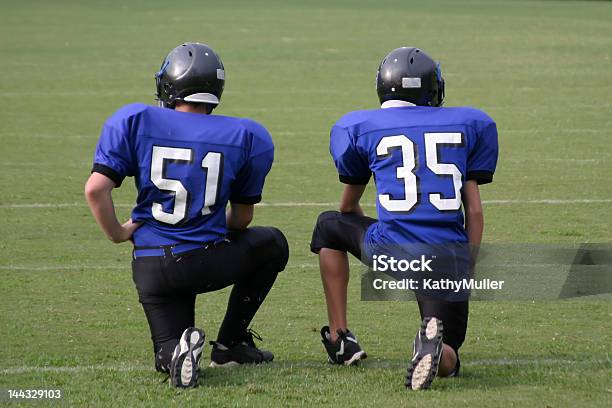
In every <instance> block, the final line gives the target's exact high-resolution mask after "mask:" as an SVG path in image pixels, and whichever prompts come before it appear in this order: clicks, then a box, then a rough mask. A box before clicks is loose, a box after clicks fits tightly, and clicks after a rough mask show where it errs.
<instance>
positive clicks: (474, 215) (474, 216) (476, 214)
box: [465, 206, 484, 222]
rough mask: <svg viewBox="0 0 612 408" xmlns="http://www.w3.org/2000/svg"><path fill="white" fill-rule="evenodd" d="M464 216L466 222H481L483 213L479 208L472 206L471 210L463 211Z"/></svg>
mask: <svg viewBox="0 0 612 408" xmlns="http://www.w3.org/2000/svg"><path fill="white" fill-rule="evenodd" d="M465 216H466V218H467V220H468V222H473V221H478V222H482V221H483V220H484V211H483V210H482V207H481V206H474V207H473V208H468V209H467V210H466V211H465Z"/></svg>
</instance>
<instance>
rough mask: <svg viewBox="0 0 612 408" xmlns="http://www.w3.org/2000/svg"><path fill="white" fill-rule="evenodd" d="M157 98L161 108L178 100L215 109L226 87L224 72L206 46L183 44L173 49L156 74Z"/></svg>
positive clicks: (172, 106)
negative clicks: (203, 104)
mask: <svg viewBox="0 0 612 408" xmlns="http://www.w3.org/2000/svg"><path fill="white" fill-rule="evenodd" d="M155 85H156V91H157V92H156V97H157V100H158V104H159V106H161V107H164V108H170V109H174V107H175V105H176V102H177V101H185V102H191V103H205V104H207V105H210V106H211V108H214V107H216V106H217V105H218V104H219V102H220V100H221V94H222V93H223V88H224V86H225V69H224V67H223V62H222V61H221V58H220V57H219V56H218V55H217V53H216V52H215V51H214V50H213V49H212V48H210V47H209V46H208V45H205V44H199V43H185V44H181V45H179V46H178V47H176V48H174V49H173V50H172V51H170V53H169V54H168V55H167V56H166V58H165V59H164V62H163V63H162V65H161V68H160V70H159V71H158V72H157V73H156V74H155Z"/></svg>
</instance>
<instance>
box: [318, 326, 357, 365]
mask: <svg viewBox="0 0 612 408" xmlns="http://www.w3.org/2000/svg"><path fill="white" fill-rule="evenodd" d="M321 337H322V340H321V342H322V343H323V346H325V351H327V361H328V362H329V363H330V364H343V365H356V364H358V363H359V361H360V360H365V359H366V358H367V357H368V355H367V354H366V352H365V351H363V350H362V349H361V346H360V345H359V343H358V342H357V339H356V338H355V335H354V334H353V333H351V331H350V330H347V331H342V330H338V339H336V341H335V342H332V341H331V340H330V339H331V335H330V332H329V326H324V327H323V328H322V329H321Z"/></svg>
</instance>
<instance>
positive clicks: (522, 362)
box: [0, 358, 610, 375]
mask: <svg viewBox="0 0 612 408" xmlns="http://www.w3.org/2000/svg"><path fill="white" fill-rule="evenodd" d="M609 362H610V360H606V359H600V360H582V361H576V360H568V359H563V358H544V359H537V358H534V359H530V358H524V359H484V360H472V361H469V360H468V361H466V362H462V363H461V365H462V366H466V367H479V366H489V367H490V366H499V367H501V366H585V365H586V366H593V365H597V364H606V363H609ZM271 364H273V365H275V366H281V367H286V368H322V367H325V366H326V365H325V364H324V363H323V362H315V361H296V362H292V361H284V362H274V363H271ZM365 364H366V365H367V367H371V368H393V367H404V366H405V364H406V362H405V361H402V362H399V361H393V360H391V361H384V360H383V361H377V362H366V363H365ZM153 370H154V368H153V366H152V365H150V366H149V365H141V364H92V365H77V366H19V367H9V368H4V369H1V370H0V374H4V375H9V374H24V373H32V372H39V373H75V374H78V373H82V372H86V371H112V372H134V371H151V372H153Z"/></svg>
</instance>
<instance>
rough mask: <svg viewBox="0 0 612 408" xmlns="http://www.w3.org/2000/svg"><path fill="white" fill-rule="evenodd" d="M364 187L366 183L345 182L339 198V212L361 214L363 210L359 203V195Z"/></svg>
mask: <svg viewBox="0 0 612 408" xmlns="http://www.w3.org/2000/svg"><path fill="white" fill-rule="evenodd" d="M365 189H366V185H365V184H364V185H359V184H347V185H345V186H344V190H343V191H342V197H341V198H340V212H341V213H343V214H357V215H363V210H362V209H361V205H360V204H359V200H361V196H362V195H363V192H364V191H365Z"/></svg>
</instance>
